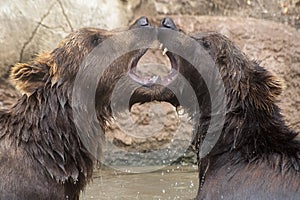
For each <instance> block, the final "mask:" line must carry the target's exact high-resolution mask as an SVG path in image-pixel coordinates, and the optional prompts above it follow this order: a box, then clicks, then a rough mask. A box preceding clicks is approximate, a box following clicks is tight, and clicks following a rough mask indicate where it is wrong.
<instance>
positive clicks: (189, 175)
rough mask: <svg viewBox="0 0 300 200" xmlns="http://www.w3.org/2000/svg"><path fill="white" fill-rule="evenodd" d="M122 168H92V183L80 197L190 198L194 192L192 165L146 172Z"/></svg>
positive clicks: (156, 199) (83, 198)
mask: <svg viewBox="0 0 300 200" xmlns="http://www.w3.org/2000/svg"><path fill="white" fill-rule="evenodd" d="M145 168H147V167H145ZM124 171H126V169H125V168H124V170H122V171H117V170H114V169H109V168H105V169H101V170H97V171H95V173H94V179H93V182H92V183H90V184H89V185H88V186H87V188H86V190H85V192H84V193H83V194H82V196H81V200H89V199H99V200H106V199H107V200H108V199H109V200H111V199H122V200H123V199H124V200H126V199H128V200H129V199H130V200H132V199H145V200H147V199H155V200H163V199H193V198H195V196H196V194H197V189H198V174H197V167H196V166H169V167H166V168H163V169H160V170H157V171H154V172H149V173H126V172H124ZM139 171H147V169H145V170H139Z"/></svg>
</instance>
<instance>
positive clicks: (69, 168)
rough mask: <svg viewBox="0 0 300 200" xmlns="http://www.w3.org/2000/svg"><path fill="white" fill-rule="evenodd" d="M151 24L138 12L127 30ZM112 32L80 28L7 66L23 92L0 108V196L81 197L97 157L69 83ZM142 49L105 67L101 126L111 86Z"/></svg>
mask: <svg viewBox="0 0 300 200" xmlns="http://www.w3.org/2000/svg"><path fill="white" fill-rule="evenodd" d="M149 27H151V26H150V24H149V22H148V20H147V18H145V17H142V18H140V19H138V20H137V21H136V22H135V23H134V24H133V25H132V26H130V28H129V30H133V29H138V28H139V29H149ZM116 33H117V31H107V30H102V29H96V28H83V29H80V30H78V31H75V32H73V33H71V34H70V35H68V36H67V37H66V38H65V39H64V40H63V41H62V42H61V43H60V44H59V46H58V47H57V48H56V49H54V50H53V51H51V52H48V53H43V54H40V55H39V56H38V57H37V58H36V59H35V60H34V61H32V62H30V63H28V64H25V63H21V64H17V65H15V66H14V67H13V68H12V69H11V75H10V77H11V80H12V81H13V83H14V84H15V86H16V87H17V89H18V90H19V91H21V92H22V93H23V96H22V97H21V98H20V99H19V100H18V102H17V103H16V104H15V105H14V106H13V107H12V108H11V109H8V110H1V111H0V179H1V181H0V199H1V200H21V199H24V200H25V199H26V200H28V199H38V200H41V199H48V200H53V199H55V200H59V199H79V195H80V191H81V190H83V189H84V187H85V185H86V184H87V183H88V182H89V181H90V180H91V178H92V170H93V165H94V163H95V161H96V157H95V156H94V155H93V154H92V153H91V152H89V151H88V149H87V147H86V146H85V145H84V144H83V142H82V140H81V138H80V137H79V134H85V133H84V130H83V132H79V131H80V130H78V129H76V127H75V122H74V116H73V114H74V113H73V107H72V105H73V104H72V101H74V99H72V91H73V90H72V87H73V85H74V80H75V77H76V75H77V73H78V70H79V66H80V64H81V62H83V60H84V58H85V57H86V56H87V55H88V54H89V53H90V52H91V51H92V50H93V49H94V48H95V47H96V46H98V45H99V44H101V43H102V42H103V41H104V40H105V39H107V38H110V37H111V36H114V35H115V34H116ZM125 39H126V43H125V42H124V43H122V44H120V45H125V46H126V45H128V48H130V46H129V45H131V44H134V43H136V40H135V37H128V38H125ZM144 52H145V49H138V50H134V51H130V52H128V53H126V54H124V55H122V56H121V57H120V58H118V59H116V60H115V61H114V62H113V63H111V64H110V65H109V67H108V68H107V69H106V70H105V71H104V72H103V75H102V76H101V78H100V80H99V83H98V85H97V91H96V94H95V99H96V100H95V101H96V105H95V107H96V108H97V110H96V112H97V113H96V114H97V120H98V123H100V126H101V127H102V128H103V127H105V122H106V120H107V119H108V118H109V117H110V115H111V113H110V109H109V98H110V95H111V94H110V93H111V89H110V88H113V85H114V84H115V83H116V81H117V80H118V79H119V78H120V77H121V76H122V75H124V74H125V73H127V71H128V70H129V69H130V66H132V65H134V63H135V60H137V59H138V58H139V57H141V56H142V55H143V53H144ZM99 56H100V57H101V55H99ZM94 139H97V138H94ZM99 141H100V139H99ZM99 143H100V144H99V145H100V148H101V142H99Z"/></svg>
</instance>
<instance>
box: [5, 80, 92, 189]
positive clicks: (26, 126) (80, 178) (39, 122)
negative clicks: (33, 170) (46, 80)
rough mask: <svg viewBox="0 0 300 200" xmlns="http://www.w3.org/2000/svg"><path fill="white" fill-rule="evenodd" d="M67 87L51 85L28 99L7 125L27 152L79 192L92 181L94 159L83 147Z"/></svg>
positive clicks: (12, 111)
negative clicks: (14, 128) (15, 128)
mask: <svg viewBox="0 0 300 200" xmlns="http://www.w3.org/2000/svg"><path fill="white" fill-rule="evenodd" d="M67 88H69V87H66V86H65V85H61V86H59V87H56V86H51V85H50V84H47V85H46V86H45V87H44V88H42V89H39V90H37V91H35V92H34V93H33V94H32V95H29V96H27V95H24V96H23V97H22V98H21V99H20V100H19V101H18V102H17V104H16V105H15V106H14V107H13V108H12V109H11V111H10V113H9V117H7V120H6V122H5V123H7V124H9V125H7V126H6V127H17V130H8V131H7V132H8V134H9V135H10V136H12V137H15V138H16V145H18V146H19V147H21V148H24V149H25V151H27V152H28V154H29V155H32V156H33V157H34V158H35V159H34V160H36V161H37V162H38V164H39V165H41V167H42V168H44V169H45V172H46V174H47V175H49V177H51V178H52V179H55V180H56V181H57V182H60V183H65V182H71V183H72V184H77V185H78V187H79V189H82V188H83V186H84V185H85V184H86V183H87V182H88V181H89V180H90V178H91V176H92V169H93V165H94V160H95V159H94V157H93V156H92V155H91V153H90V152H89V151H87V149H86V148H85V147H84V146H83V144H82V142H81V139H80V137H79V134H78V132H77V130H76V127H75V124H74V120H73V116H72V108H71V105H70V98H69V97H70V92H68V90H67Z"/></svg>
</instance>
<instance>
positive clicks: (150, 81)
mask: <svg viewBox="0 0 300 200" xmlns="http://www.w3.org/2000/svg"><path fill="white" fill-rule="evenodd" d="M162 54H163V55H167V56H168V58H169V60H170V63H171V70H170V72H169V73H168V74H167V75H165V76H163V77H160V76H157V75H154V76H150V77H149V76H146V77H143V76H140V75H138V74H137V64H138V62H139V60H140V58H141V57H142V56H140V57H139V58H138V59H136V60H135V61H133V62H132V64H131V67H130V70H129V76H130V78H131V79H132V80H133V81H134V82H136V83H139V84H140V85H142V86H146V87H151V86H153V85H155V84H158V85H163V86H168V85H170V84H171V83H172V82H173V81H174V80H176V78H177V76H178V73H179V65H178V63H177V61H176V59H175V57H174V55H173V54H172V53H171V52H169V51H168V49H167V48H164V49H162Z"/></svg>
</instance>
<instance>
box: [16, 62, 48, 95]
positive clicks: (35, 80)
mask: <svg viewBox="0 0 300 200" xmlns="http://www.w3.org/2000/svg"><path fill="white" fill-rule="evenodd" d="M47 75H49V67H48V65H47V64H46V63H43V62H38V60H37V61H34V62H33V63H30V64H26V63H19V64H16V65H15V66H13V67H12V68H11V71H10V80H11V82H12V83H13V84H14V86H15V87H16V88H17V89H18V90H19V91H20V92H21V93H22V94H27V95H30V94H32V93H33V92H34V91H36V90H37V89H38V88H41V87H43V86H44V85H45V82H46V80H47V79H46V77H47Z"/></svg>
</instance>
